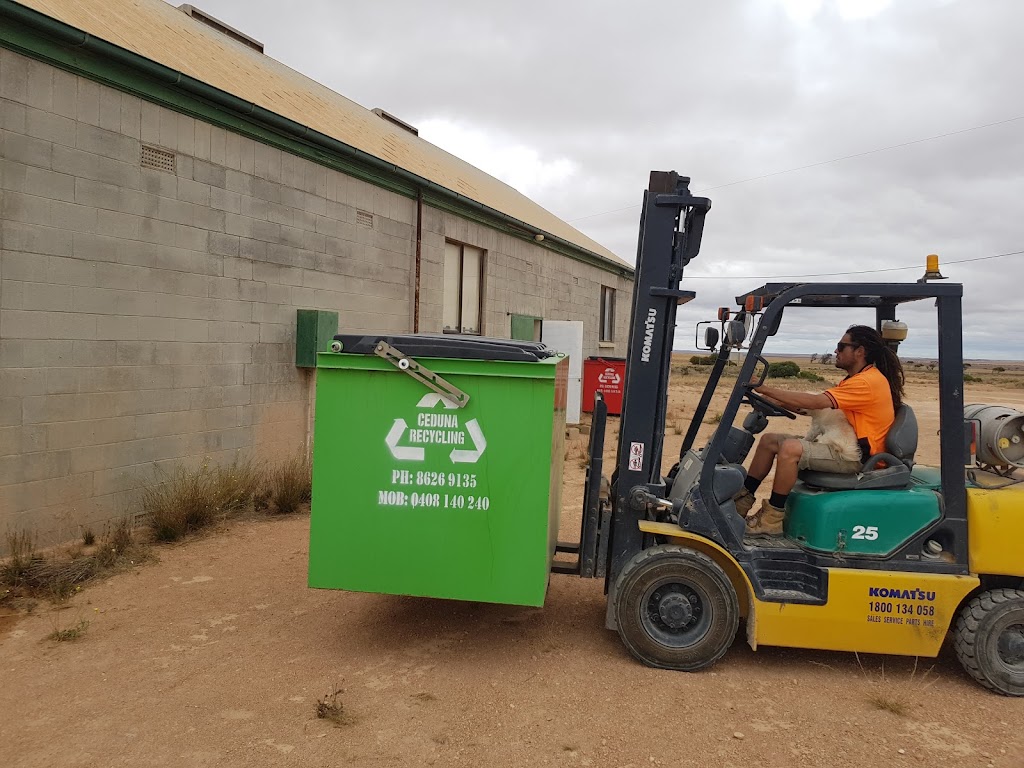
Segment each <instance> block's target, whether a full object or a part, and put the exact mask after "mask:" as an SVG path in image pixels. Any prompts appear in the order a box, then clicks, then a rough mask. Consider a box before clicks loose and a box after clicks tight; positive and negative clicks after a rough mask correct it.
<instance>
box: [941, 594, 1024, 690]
mask: <svg viewBox="0 0 1024 768" xmlns="http://www.w3.org/2000/svg"><path fill="white" fill-rule="evenodd" d="M956 655H957V657H958V658H959V659H960V663H961V664H962V665H963V667H964V669H965V670H967V673H968V674H969V675H970V676H971V677H973V678H974V679H975V680H977V681H978V682H979V683H981V684H982V685H984V686H985V687H986V688H988V689H990V690H993V691H996V692H998V693H1002V694H1005V695H1006V696H1024V590H1020V589H990V590H989V591H987V592H982V593H981V594H980V595H978V596H977V597H975V598H974V599H973V600H971V602H969V603H968V604H967V605H966V606H965V607H964V609H963V610H962V611H960V618H959V619H958V620H957V625H956Z"/></svg>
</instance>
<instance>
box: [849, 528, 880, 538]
mask: <svg viewBox="0 0 1024 768" xmlns="http://www.w3.org/2000/svg"><path fill="white" fill-rule="evenodd" d="M851 538H854V539H867V540H868V541H874V540H875V539H877V538H878V526H877V525H869V526H867V527H865V526H863V525H855V526H853V536H852V537H851Z"/></svg>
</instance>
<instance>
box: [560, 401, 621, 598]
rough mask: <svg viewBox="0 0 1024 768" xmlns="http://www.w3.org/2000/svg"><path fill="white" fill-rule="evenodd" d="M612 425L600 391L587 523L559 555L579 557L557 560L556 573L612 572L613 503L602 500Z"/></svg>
mask: <svg viewBox="0 0 1024 768" xmlns="http://www.w3.org/2000/svg"><path fill="white" fill-rule="evenodd" d="M607 424H608V405H607V404H606V403H605V402H604V399H603V398H602V397H601V393H600V392H595V393H594V413H593V419H592V420H591V424H590V449H589V454H588V461H587V479H586V484H585V486H584V491H583V521H582V523H581V524H580V540H579V541H578V542H575V543H574V542H571V541H560V542H558V544H557V545H556V547H555V552H556V553H557V552H562V553H568V554H574V555H576V556H577V557H576V560H575V562H573V561H559V560H556V561H554V562H552V564H551V572H552V573H571V574H577V575H579V576H581V577H583V578H585V579H591V578H594V577H596V576H604V575H605V571H607V569H608V527H609V524H610V522H611V504H610V503H609V502H608V499H607V497H602V493H601V484H602V470H603V469H604V436H605V428H606V426H607Z"/></svg>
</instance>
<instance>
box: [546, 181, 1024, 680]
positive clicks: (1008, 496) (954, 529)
mask: <svg viewBox="0 0 1024 768" xmlns="http://www.w3.org/2000/svg"><path fill="white" fill-rule="evenodd" d="M710 208H711V202H710V200H708V199H707V198H704V197H695V196H694V195H692V194H691V193H690V191H689V179H688V178H686V177H681V176H678V175H677V174H676V173H675V172H652V174H651V177H650V185H649V187H648V189H647V190H646V192H645V194H644V203H643V213H642V217H641V223H640V236H639V245H638V253H637V269H636V280H635V289H634V295H633V303H632V315H631V327H630V335H629V347H628V352H627V362H626V377H625V379H626V381H625V392H624V395H623V404H622V412H621V423H620V436H619V444H618V452H617V458H616V463H615V466H614V468H613V471H612V473H611V478H610V481H609V480H607V479H605V478H604V477H603V474H602V473H603V469H604V467H603V458H602V457H603V452H604V440H605V432H606V426H607V408H606V407H604V404H603V403H602V402H600V400H599V399H598V401H597V402H596V403H595V408H594V415H593V422H592V427H591V435H590V447H589V465H588V470H587V479H586V489H585V498H584V510H583V519H582V525H581V530H580V540H579V542H569V543H562V542H560V543H559V544H558V547H557V550H558V551H560V552H563V553H569V554H570V557H569V559H556V560H555V562H554V563H553V565H552V570H553V571H554V572H562V573H572V574H577V575H579V576H582V577H588V578H601V577H603V578H604V583H605V592H606V594H607V596H608V599H607V611H606V615H605V625H606V627H607V628H609V629H613V630H616V631H617V632H618V633H619V636H620V637H621V639H622V641H623V643H624V644H625V646H626V648H627V649H628V650H629V652H630V653H631V654H632V655H633V656H634V657H636V658H637V659H638V660H640V661H641V662H643V663H644V664H647V665H649V666H652V667H658V668H664V669H673V670H683V671H694V670H700V669H704V668H706V667H709V666H710V665H712V664H714V663H715V662H716V661H718V660H719V659H720V658H721V657H722V656H723V655H724V654H725V652H726V651H727V650H728V648H729V647H730V646H731V645H732V643H733V641H734V639H735V636H736V633H737V630H738V628H739V622H740V619H741V618H743V619H745V626H746V635H747V642H748V643H749V644H750V647H751V648H752V649H754V650H756V649H757V648H758V647H759V646H762V645H764V646H787V647H793V648H811V649H820V650H838V651H854V652H866V653H881V654H895V655H908V656H924V657H934V656H936V655H937V654H938V652H939V649H940V648H941V646H942V644H943V642H944V640H945V638H946V635H947V633H948V632H949V631H952V632H953V633H954V638H955V649H956V653H957V656H958V658H959V660H960V662H961V663H962V665H963V667H964V669H965V670H966V671H967V672H968V674H969V675H970V676H971V677H973V678H974V679H975V680H977V681H978V682H979V683H980V684H981V685H983V686H985V687H986V688H989V689H991V690H993V691H996V692H998V693H1000V694H1004V695H1009V696H1024V550H1022V544H1021V542H1024V484H1022V483H1021V480H1022V479H1024V478H1020V477H1018V475H1019V473H1018V472H1017V471H1016V470H1017V469H1018V468H1019V467H1021V466H1024V462H1022V461H1021V459H1022V457H1024V442H1022V438H1024V414H1020V413H1017V412H1014V411H1011V410H1009V409H1005V408H1000V407H995V406H993V407H989V406H970V407H969V410H968V418H966V419H965V409H964V392H963V351H962V326H961V298H962V295H963V286H962V285H960V284H956V283H951V282H941V283H940V282H938V281H936V280H931V279H926V278H928V277H929V275H928V274H926V278H923V279H922V280H921V281H918V282H916V283H792V284H790V283H769V284H767V285H764V286H762V287H760V288H758V289H756V290H754V291H751V292H749V293H746V294H744V295H743V296H740V297H737V304H738V309H737V310H736V311H735V312H733V311H731V310H728V309H725V310H719V316H718V321H717V322H718V323H719V325H720V327H710V328H708V329H707V330H706V336H705V342H706V347H707V348H710V349H712V350H714V349H716V348H717V350H718V351H717V357H716V358H715V363H714V365H713V367H712V368H711V371H710V375H709V378H708V382H707V385H706V388H705V390H704V392H703V395H702V397H701V399H700V402H699V403H698V405H697V407H696V408H695V409H694V413H693V417H692V420H691V423H690V426H689V430H688V432H687V434H686V435H685V437H684V441H683V445H682V449H681V451H680V455H679V458H678V461H677V462H676V463H675V464H674V466H673V467H672V469H671V470H670V471H669V472H668V473H667V475H663V474H662V466H663V447H664V434H665V428H666V411H667V403H668V385H669V378H670V375H671V361H672V342H673V336H674V330H675V325H676V323H675V320H676V310H677V307H678V306H679V305H680V304H683V303H685V302H688V301H690V300H692V299H693V298H694V297H695V294H694V293H693V292H691V291H686V290H681V289H680V287H679V286H680V283H681V281H682V278H683V271H684V269H685V267H686V266H687V265H688V264H689V263H690V262H691V261H692V260H693V259H694V258H696V257H697V255H698V253H699V251H700V244H701V236H702V233H703V227H704V219H705V216H706V215H707V213H708V211H709V210H710ZM935 271H936V274H935V275H931V276H932V277H936V276H938V275H937V268H936V270H935ZM919 301H928V302H933V303H934V306H935V310H936V313H937V320H938V323H937V328H938V351H939V355H938V392H937V401H938V405H939V422H940V430H939V439H940V441H941V445H940V462H939V466H938V467H927V466H923V465H920V464H917V463H915V462H914V452H915V451H916V448H917V441H918V434H917V423H916V419H915V417H914V414H913V410H912V408H911V407H910V406H906V405H905V406H903V407H902V408H901V409H900V410H899V411H898V413H897V418H896V422H895V423H894V425H893V428H892V429H891V430H890V433H889V437H888V440H887V445H886V448H887V452H886V453H884V454H880V455H878V456H872V457H871V458H870V459H868V461H867V462H866V463H865V465H864V467H863V468H862V470H861V471H860V472H859V473H858V474H856V475H832V474H829V473H823V472H811V471H807V470H803V471H801V474H800V479H799V481H798V483H797V485H796V487H795V488H794V489H793V491H792V493H791V494H790V496H789V501H788V504H787V516H786V522H785V531H784V535H783V536H781V537H772V538H768V537H748V536H746V535H745V534H746V526H745V521H744V519H743V518H742V517H741V516H740V515H739V514H738V513H737V510H736V507H735V504H734V502H733V497H734V496H735V495H736V494H737V492H738V491H740V489H741V488H742V487H743V484H744V480H745V477H746V472H745V470H744V468H743V462H744V460H745V459H746V457H747V455H748V453H749V451H750V449H751V447H752V446H753V444H754V440H755V436H756V435H757V434H758V433H760V432H762V431H763V430H764V429H765V428H766V427H767V426H768V423H769V420H770V419H794V418H796V414H794V413H792V412H790V411H788V410H786V409H784V408H782V407H780V406H779V405H777V404H775V403H773V402H771V401H769V400H766V399H765V398H763V397H761V396H760V395H758V393H757V392H756V391H754V390H755V388H756V387H757V386H759V385H760V383H762V382H763V381H764V378H765V377H766V375H767V371H768V363H767V361H766V360H765V359H764V357H763V356H762V351H763V348H764V345H765V342H766V341H767V340H768V339H769V338H770V337H772V336H774V335H775V334H776V333H777V332H778V331H779V328H780V324H781V321H782V317H783V314H784V311H785V310H788V309H794V310H799V309H802V308H805V307H826V308H827V307H834V308H855V309H863V310H865V311H866V312H871V311H872V310H873V318H872V319H873V321H874V325H875V327H876V328H878V329H879V331H880V332H882V333H883V337H884V338H887V343H890V344H891V345H897V344H898V342H899V338H900V336H901V332H900V328H901V326H902V324H901V323H899V322H898V321H897V319H896V312H897V308H898V307H899V306H900V305H902V304H906V303H908V302H919ZM902 327H905V326H902ZM902 335H905V334H902ZM748 337H749V338H748ZM719 342H720V343H719ZM743 349H746V355H745V357H744V359H743V362H742V364H741V365H740V368H739V373H738V375H737V377H736V383H735V384H734V385H733V387H732V391H731V393H730V395H729V399H728V402H727V404H726V406H725V409H724V411H723V413H722V418H721V421H720V423H719V424H718V426H717V428H716V429H715V431H714V433H713V434H712V436H711V437H710V439H709V440H708V441H707V442H706V444H704V445H703V446H699V447H698V446H697V445H696V438H697V431H698V428H699V426H700V424H701V423H702V421H703V419H704V417H705V415H706V412H707V408H708V405H709V404H710V402H711V398H712V396H713V394H714V393H715V392H716V390H717V388H718V387H719V385H720V384H721V382H722V377H723V372H724V371H725V369H726V366H727V365H728V364H729V359H730V356H731V355H732V354H733V353H734V352H737V351H739V350H743ZM741 406H748V407H749V409H750V410H749V412H747V413H746V414H745V416H744V417H743V418H742V420H741V421H740V410H741ZM986 410H987V411H991V412H994V413H995V416H986V415H985V412H986ZM971 416H973V418H971ZM737 421H739V423H738V424H737Z"/></svg>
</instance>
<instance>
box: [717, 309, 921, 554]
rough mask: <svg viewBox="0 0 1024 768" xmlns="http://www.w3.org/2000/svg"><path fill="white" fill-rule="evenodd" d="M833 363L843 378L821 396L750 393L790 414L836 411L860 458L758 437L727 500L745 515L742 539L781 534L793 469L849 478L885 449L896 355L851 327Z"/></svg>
mask: <svg viewBox="0 0 1024 768" xmlns="http://www.w3.org/2000/svg"><path fill="white" fill-rule="evenodd" d="M835 365H836V368H840V369H842V370H844V371H846V374H847V375H846V378H845V379H843V380H842V381H841V382H839V384H838V385H836V386H835V387H832V388H830V389H827V390H825V391H824V392H822V393H821V394H814V393H811V392H792V391H790V390H786V389H780V388H778V387H766V386H760V387H756V388H755V391H756V392H757V393H758V394H760V395H763V396H764V397H766V398H767V399H769V400H771V401H774V402H775V403H777V404H779V405H781V406H783V407H784V408H788V409H790V410H795V411H809V410H818V409H827V408H838V409H840V410H841V411H842V412H843V414H844V415H845V416H846V418H847V420H848V421H849V422H850V425H851V426H852V427H853V430H854V432H855V433H856V435H857V443H858V445H859V447H860V452H861V460H860V461H851V460H850V459H848V458H844V457H843V456H841V455H840V452H839V450H838V449H837V448H836V447H835V446H834V445H831V444H827V443H823V442H811V441H809V440H807V439H805V438H802V437H798V436H796V435H788V434H776V433H766V434H764V435H762V436H761V439H760V440H759V441H758V444H757V448H756V449H755V451H754V458H753V459H752V460H751V462H750V469H749V471H748V472H747V478H746V481H745V483H744V487H743V489H742V490H740V491H739V493H737V494H736V496H735V497H734V499H733V500H734V501H735V503H736V511H737V512H739V513H740V514H741V515H743V516H745V517H746V523H747V533H748V535H752V536H756V535H761V536H781V535H782V523H783V521H784V520H785V518H786V500H787V499H788V498H789V493H790V491H792V490H793V486H794V485H795V484H796V481H797V472H798V471H799V470H801V469H812V470H818V471H823V472H833V473H839V474H855V473H857V472H858V471H860V469H861V467H862V466H863V462H864V461H866V460H867V459H868V457H869V456H872V455H874V454H876V453H881V452H883V451H884V450H885V439H886V436H887V435H888V434H889V429H890V427H892V424H893V420H894V418H895V413H896V410H897V409H898V408H899V407H900V405H901V404H902V400H903V381H904V378H903V366H902V365H901V364H900V360H899V357H897V356H896V353H895V352H893V351H892V350H891V349H890V348H889V347H888V346H887V345H886V344H885V342H884V341H883V340H882V336H881V334H879V333H878V331H876V330H875V329H874V328H871V327H869V326H866V325H852V326H850V327H849V328H848V329H847V331H846V333H845V334H844V335H843V338H842V339H841V340H840V341H839V343H838V344H836V357H835ZM773 463H774V464H775V465H776V466H775V479H774V482H773V483H772V493H771V496H770V497H769V498H767V499H763V500H762V501H761V508H760V509H759V510H758V511H757V512H755V513H754V514H753V515H750V514H749V512H750V509H751V508H752V507H753V505H754V500H755V498H754V494H755V493H757V489H758V487H759V486H760V485H761V483H762V482H763V481H764V478H765V477H767V476H768V473H769V472H770V471H771V469H772V464H773Z"/></svg>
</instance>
